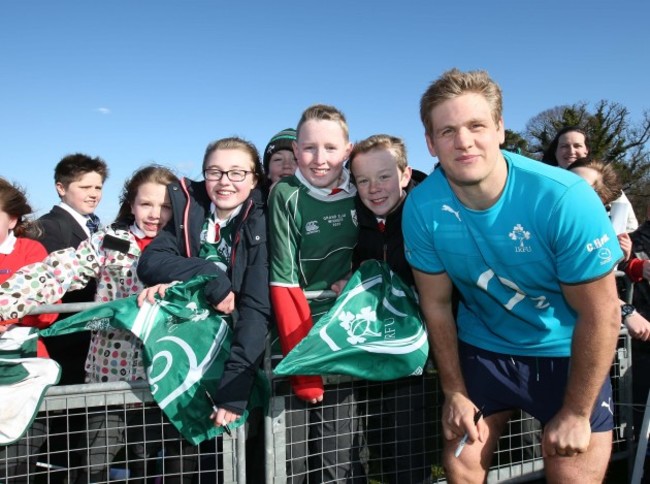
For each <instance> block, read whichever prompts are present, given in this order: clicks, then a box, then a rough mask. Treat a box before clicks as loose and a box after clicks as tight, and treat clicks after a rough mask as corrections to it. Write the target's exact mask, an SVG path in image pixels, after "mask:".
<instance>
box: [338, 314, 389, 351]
mask: <svg viewBox="0 0 650 484" xmlns="http://www.w3.org/2000/svg"><path fill="white" fill-rule="evenodd" d="M339 320H340V321H341V327H342V328H343V329H345V331H346V332H347V333H348V337H347V341H348V343H350V344H352V345H356V344H357V343H365V341H366V338H365V336H381V333H376V332H374V331H372V330H371V329H370V323H374V322H375V321H377V313H376V312H375V311H373V310H372V309H371V308H370V306H366V307H365V308H362V309H361V311H360V312H359V314H356V315H354V314H352V313H351V312H349V311H343V312H341V314H340V315H339Z"/></svg>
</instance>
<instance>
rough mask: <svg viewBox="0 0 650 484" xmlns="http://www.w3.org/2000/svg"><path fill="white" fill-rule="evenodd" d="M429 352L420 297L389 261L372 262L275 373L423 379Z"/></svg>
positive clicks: (346, 287)
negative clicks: (390, 266)
mask: <svg viewBox="0 0 650 484" xmlns="http://www.w3.org/2000/svg"><path fill="white" fill-rule="evenodd" d="M428 353H429V343H428V341H427V333H426V330H425V326H424V323H423V321H422V317H421V315H420V310H419V308H418V303H417V300H416V297H415V293H414V292H413V290H412V289H411V288H410V287H408V286H407V285H406V284H405V283H404V282H403V281H402V280H401V279H400V278H399V276H397V274H395V273H394V272H393V271H391V270H390V269H389V268H388V265H386V264H385V263H384V262H380V261H375V260H370V261H366V262H364V263H363V264H362V265H361V267H360V268H359V270H358V271H356V272H355V273H354V274H353V275H352V277H351V278H350V280H349V281H348V283H347V284H346V286H345V288H344V289H343V291H342V292H341V294H340V295H339V297H338V298H337V300H336V303H335V304H334V306H333V307H332V308H331V309H330V310H329V311H328V312H327V313H326V314H325V315H323V316H322V317H321V318H320V319H319V320H318V322H317V323H316V324H315V325H314V327H313V328H312V329H311V331H310V332H309V334H308V335H307V336H306V337H305V338H304V339H303V340H302V341H301V342H300V343H299V344H298V345H297V346H296V347H295V348H294V349H293V350H291V351H290V352H289V354H288V355H287V356H286V357H285V358H284V359H283V360H282V361H281V362H280V364H279V365H278V366H277V367H276V368H275V374H276V375H327V374H338V375H352V376H355V377H358V378H363V379H366V380H392V379H395V378H401V377H406V376H411V375H421V374H422V371H423V368H424V365H425V363H426V360H427V356H428Z"/></svg>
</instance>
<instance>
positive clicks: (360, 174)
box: [352, 149, 411, 217]
mask: <svg viewBox="0 0 650 484" xmlns="http://www.w3.org/2000/svg"><path fill="white" fill-rule="evenodd" d="M352 173H353V175H354V179H355V183H356V185H357V190H358V192H359V198H360V199H361V202H363V204H364V205H365V206H366V207H368V208H369V209H370V210H371V211H372V213H374V214H375V215H376V216H377V217H385V216H386V215H388V214H389V213H391V212H392V211H393V210H395V208H396V207H397V206H398V205H399V204H400V203H401V201H402V199H403V193H404V188H406V186H407V185H408V184H409V181H410V180H411V168H410V167H406V169H405V170H404V171H401V170H400V169H399V168H398V167H397V161H396V160H395V158H394V156H393V154H392V153H391V152H390V151H389V150H386V149H374V150H371V151H368V152H366V153H359V154H358V155H356V156H355V157H354V161H353V163H352Z"/></svg>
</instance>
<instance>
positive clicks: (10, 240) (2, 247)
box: [0, 230, 16, 255]
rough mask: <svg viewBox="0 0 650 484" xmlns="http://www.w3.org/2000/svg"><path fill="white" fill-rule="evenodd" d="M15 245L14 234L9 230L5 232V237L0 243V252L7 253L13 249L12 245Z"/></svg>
mask: <svg viewBox="0 0 650 484" xmlns="http://www.w3.org/2000/svg"><path fill="white" fill-rule="evenodd" d="M15 245H16V236H15V235H14V231H13V230H10V231H9V233H8V234H7V238H6V239H5V240H4V242H3V243H2V244H0V254H5V255H9V254H11V253H12V252H13V251H14V246H15Z"/></svg>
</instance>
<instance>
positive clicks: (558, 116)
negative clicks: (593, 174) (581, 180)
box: [522, 100, 650, 220]
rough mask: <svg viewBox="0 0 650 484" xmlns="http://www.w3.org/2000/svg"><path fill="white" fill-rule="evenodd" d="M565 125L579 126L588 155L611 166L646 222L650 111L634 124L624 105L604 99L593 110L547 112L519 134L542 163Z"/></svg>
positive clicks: (561, 108)
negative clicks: (544, 154)
mask: <svg viewBox="0 0 650 484" xmlns="http://www.w3.org/2000/svg"><path fill="white" fill-rule="evenodd" d="M564 126H579V127H581V128H582V129H583V130H584V131H585V132H586V133H587V135H588V136H589V145H590V155H591V156H592V157H594V158H597V159H600V160H603V161H606V162H609V163H614V165H615V167H616V168H617V170H618V172H619V175H620V177H621V180H622V182H623V189H624V190H625V193H626V195H627V196H628V198H629V199H630V201H631V202H632V205H633V206H634V209H635V212H636V214H637V217H638V218H639V219H640V220H645V209H646V205H647V204H648V202H650V146H649V143H648V141H649V140H650V111H645V112H644V113H643V115H642V119H641V121H640V122H637V123H634V122H632V120H631V119H630V113H629V111H628V109H627V108H626V107H625V106H622V105H621V104H619V103H615V102H612V101H607V100H601V101H599V102H597V103H596V104H595V105H594V107H593V110H590V109H589V105H588V104H587V103H586V102H579V103H575V104H572V105H564V106H556V107H554V108H551V109H548V110H546V111H543V112H541V113H539V114H538V115H536V116H534V117H533V118H531V119H530V121H528V123H527V124H526V128H525V131H524V133H523V135H522V137H523V138H524V139H525V140H526V141H527V146H528V147H529V151H530V153H531V154H532V155H533V157H535V158H537V159H540V160H541V158H542V155H543V153H544V150H545V149H546V148H547V147H548V146H549V145H550V144H551V141H552V140H553V138H554V137H555V133H557V131H558V130H559V129H561V128H563V127H564Z"/></svg>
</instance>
